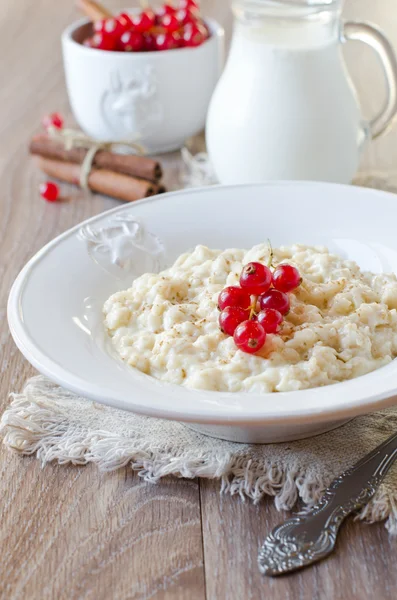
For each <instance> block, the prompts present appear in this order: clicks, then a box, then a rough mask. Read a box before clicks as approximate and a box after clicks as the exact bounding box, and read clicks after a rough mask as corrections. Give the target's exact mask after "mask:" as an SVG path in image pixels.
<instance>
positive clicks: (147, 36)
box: [143, 33, 156, 52]
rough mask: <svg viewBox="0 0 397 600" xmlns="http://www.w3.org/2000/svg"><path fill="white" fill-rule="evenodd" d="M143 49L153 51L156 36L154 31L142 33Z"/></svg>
mask: <svg viewBox="0 0 397 600" xmlns="http://www.w3.org/2000/svg"><path fill="white" fill-rule="evenodd" d="M143 50H145V51H146V52H153V51H154V50H156V36H155V35H154V33H144V34H143Z"/></svg>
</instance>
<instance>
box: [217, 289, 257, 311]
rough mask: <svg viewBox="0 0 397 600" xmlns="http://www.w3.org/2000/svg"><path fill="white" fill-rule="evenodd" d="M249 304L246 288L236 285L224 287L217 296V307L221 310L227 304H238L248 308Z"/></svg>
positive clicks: (249, 298)
mask: <svg viewBox="0 0 397 600" xmlns="http://www.w3.org/2000/svg"><path fill="white" fill-rule="evenodd" d="M250 305H251V296H250V295H249V293H248V292H247V291H246V290H243V289H242V288H241V287H237V286H236V285H231V286H229V287H226V288H225V289H224V290H222V291H221V293H220V294H219V297H218V308H219V310H223V309H224V308H226V307H227V306H238V307H239V308H245V309H248V308H249V307H250Z"/></svg>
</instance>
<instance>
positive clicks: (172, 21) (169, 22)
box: [161, 13, 181, 33]
mask: <svg viewBox="0 0 397 600" xmlns="http://www.w3.org/2000/svg"><path fill="white" fill-rule="evenodd" d="M161 25H162V26H163V27H164V29H165V30H166V32H167V33H173V32H174V31H178V29H180V28H181V23H180V21H178V19H177V17H176V16H175V15H171V14H168V13H167V14H166V15H164V17H163V18H162V19H161Z"/></svg>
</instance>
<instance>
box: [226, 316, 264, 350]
mask: <svg viewBox="0 0 397 600" xmlns="http://www.w3.org/2000/svg"><path fill="white" fill-rule="evenodd" d="M233 337H234V343H235V344H236V346H237V348H238V349H239V350H242V351H243V352H248V353H249V354H254V352H258V350H260V349H261V348H262V347H263V346H264V343H265V341H266V331H265V330H264V329H263V327H262V325H261V324H260V323H258V321H243V322H242V323H240V325H238V326H237V327H236V330H235V332H234V335H233Z"/></svg>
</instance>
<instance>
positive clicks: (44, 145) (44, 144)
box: [29, 133, 163, 182]
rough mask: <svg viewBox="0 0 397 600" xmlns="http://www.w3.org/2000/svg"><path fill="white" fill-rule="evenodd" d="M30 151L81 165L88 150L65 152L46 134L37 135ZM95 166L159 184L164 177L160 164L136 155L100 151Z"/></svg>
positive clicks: (60, 145) (96, 156) (58, 143)
mask: <svg viewBox="0 0 397 600" xmlns="http://www.w3.org/2000/svg"><path fill="white" fill-rule="evenodd" d="M29 151H30V153H31V154H36V155H38V156H43V157H45V158H50V159H55V160H63V161H66V162H72V163H77V164H80V165H81V163H82V162H83V160H84V158H85V155H86V154H87V150H86V149H85V148H72V149H71V150H65V147H64V145H63V144H62V143H60V142H57V141H56V140H52V139H51V138H49V137H48V135H46V134H45V133H43V134H38V135H35V136H34V137H33V139H32V141H31V142H30V146H29ZM93 166H95V167H97V168H98V169H108V170H109V171H116V172H117V173H124V174H125V175H132V176H133V177H140V178H141V179H149V180H150V181H153V182H157V181H158V180H159V179H161V177H162V174H163V173H162V169H161V166H160V163H159V162H157V161H156V160H153V158H149V157H147V156H137V155H135V154H117V153H116V152H109V151H107V150H99V151H98V152H97V153H96V154H95V157H94V161H93Z"/></svg>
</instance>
